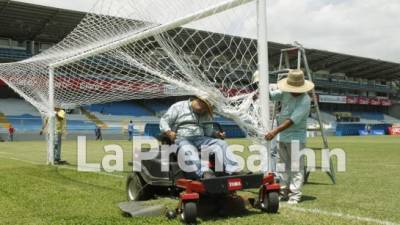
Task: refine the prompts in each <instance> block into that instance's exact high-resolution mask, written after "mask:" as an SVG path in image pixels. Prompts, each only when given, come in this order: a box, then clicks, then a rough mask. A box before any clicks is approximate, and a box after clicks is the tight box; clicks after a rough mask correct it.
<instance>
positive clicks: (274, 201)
mask: <svg viewBox="0 0 400 225" xmlns="http://www.w3.org/2000/svg"><path fill="white" fill-rule="evenodd" d="M176 186H177V187H179V188H181V189H182V190H183V191H182V192H181V193H180V194H179V204H178V207H177V209H176V213H177V214H179V215H180V216H181V218H182V220H183V221H185V222H188V223H191V222H194V221H196V218H197V203H198V201H199V200H200V198H201V197H202V196H204V195H211V196H213V197H215V198H218V197H221V196H225V195H231V194H235V192H236V191H240V190H245V189H256V188H258V189H259V195H258V199H257V203H256V204H255V206H256V207H258V208H260V209H261V210H262V211H265V212H267V213H276V212H278V209H279V190H280V185H279V184H278V183H276V182H275V179H274V176H273V175H272V174H270V175H268V176H265V177H264V176H263V174H248V175H238V176H224V177H215V178H209V179H202V180H199V181H196V180H188V179H178V180H177V181H176Z"/></svg>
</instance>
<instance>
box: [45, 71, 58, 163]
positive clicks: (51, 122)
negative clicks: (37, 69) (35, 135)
mask: <svg viewBox="0 0 400 225" xmlns="http://www.w3.org/2000/svg"><path fill="white" fill-rule="evenodd" d="M47 119H48V121H47V131H48V143H47V144H48V147H47V164H48V165H54V140H55V133H56V132H55V128H56V126H55V113H54V67H52V66H50V67H49V109H48V113H47ZM44 135H46V134H44Z"/></svg>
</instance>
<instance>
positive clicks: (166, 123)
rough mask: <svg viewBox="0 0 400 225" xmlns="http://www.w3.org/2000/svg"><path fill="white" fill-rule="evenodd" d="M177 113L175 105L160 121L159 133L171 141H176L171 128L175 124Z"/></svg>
mask: <svg viewBox="0 0 400 225" xmlns="http://www.w3.org/2000/svg"><path fill="white" fill-rule="evenodd" d="M177 117H178V112H177V109H176V107H175V105H173V106H171V107H170V108H169V109H168V111H167V112H166V113H165V114H164V115H163V116H162V117H161V119H160V131H161V133H165V134H166V135H167V136H168V137H169V138H170V139H171V140H172V141H174V140H175V139H176V133H175V132H174V131H172V128H171V126H172V125H173V124H175V122H176V119H177Z"/></svg>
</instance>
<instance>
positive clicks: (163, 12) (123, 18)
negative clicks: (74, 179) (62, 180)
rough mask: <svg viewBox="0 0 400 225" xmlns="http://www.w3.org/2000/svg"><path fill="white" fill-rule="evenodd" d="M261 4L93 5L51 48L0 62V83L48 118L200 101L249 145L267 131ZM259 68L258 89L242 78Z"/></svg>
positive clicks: (140, 0) (124, 0)
mask: <svg viewBox="0 0 400 225" xmlns="http://www.w3.org/2000/svg"><path fill="white" fill-rule="evenodd" d="M266 9H267V7H266V0H225V1H215V0H191V1H188V0H170V1H165V0H118V1H117V0H114V1H110V0H100V1H98V3H97V4H96V5H95V6H94V7H93V9H92V11H91V12H90V13H88V14H87V15H86V16H85V17H84V19H83V20H82V21H81V22H80V24H79V25H78V26H77V27H76V28H75V29H74V30H73V31H72V32H71V33H70V34H69V35H68V36H67V37H66V38H65V39H64V40H63V41H61V42H60V43H58V44H57V45H55V46H53V47H52V48H50V49H48V50H46V51H44V52H42V53H41V54H38V55H36V56H34V57H32V58H30V59H27V60H24V61H20V62H16V63H8V64H1V65H0V78H1V79H2V80H4V81H5V82H6V83H7V84H8V85H9V86H10V87H11V88H13V89H14V90H15V91H16V92H17V93H19V94H20V95H21V96H22V97H23V98H25V99H26V100H27V101H28V102H30V103H31V104H32V105H34V106H35V107H36V108H37V109H38V110H39V111H40V112H42V113H43V115H46V116H48V117H49V118H50V120H49V121H50V128H51V129H50V130H51V131H50V132H49V141H48V143H49V148H48V163H49V164H52V163H53V161H54V160H53V148H54V133H55V132H54V107H61V108H75V107H78V106H83V105H91V104H96V103H105V102H114V101H121V100H131V99H151V98H162V97H168V96H186V95H197V96H199V95H201V96H207V97H208V99H209V100H210V101H211V102H212V103H213V105H215V111H216V112H217V113H218V114H220V115H222V116H224V117H227V118H230V119H232V120H234V121H235V122H236V123H237V124H238V125H239V126H240V127H241V128H242V129H243V130H244V131H245V132H246V134H247V135H248V137H250V138H253V139H254V140H256V141H258V142H259V143H264V142H263V140H264V139H263V135H264V133H265V132H266V131H267V130H269V128H270V125H269V121H270V120H269V118H270V111H269V101H268V90H269V81H268V75H267V74H268V48H267V18H266ZM256 70H259V72H260V81H259V85H257V86H255V85H254V84H253V81H252V75H253V73H254V72H255V71H256Z"/></svg>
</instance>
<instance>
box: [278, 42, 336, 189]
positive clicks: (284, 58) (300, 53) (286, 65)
mask: <svg viewBox="0 0 400 225" xmlns="http://www.w3.org/2000/svg"><path fill="white" fill-rule="evenodd" d="M289 54H297V65H296V68H297V69H300V68H301V65H302V63H303V65H304V69H305V73H306V74H305V75H306V76H307V78H308V80H309V81H313V79H312V74H311V71H310V67H309V65H308V61H307V56H306V51H305V49H304V48H303V46H302V45H301V44H299V43H297V42H295V44H294V47H292V48H287V49H281V54H280V58H279V68H278V70H277V71H273V72H271V74H275V75H277V78H278V79H277V81H279V80H280V79H283V78H284V76H286V73H287V72H288V69H292V67H291V64H290V56H289ZM311 94H312V99H313V102H314V108H315V111H316V114H317V118H318V123H319V131H320V132H321V137H322V141H323V148H314V150H321V149H329V145H328V140H327V138H326V135H325V131H324V124H323V123H322V118H321V112H320V110H319V105H318V98H317V94H316V92H315V89H313V90H312V91H311ZM277 109H278V102H275V104H274V108H273V116H272V124H273V123H274V121H275V118H276V115H277ZM316 169H319V170H321V169H324V170H325V171H326V174H327V175H328V176H329V178H330V179H331V181H332V183H333V184H336V172H335V168H334V163H333V160H332V159H331V158H330V159H329V168H322V167H316ZM310 173H311V171H308V170H307V166H306V165H305V168H304V183H307V181H308V178H309V176H310Z"/></svg>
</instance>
